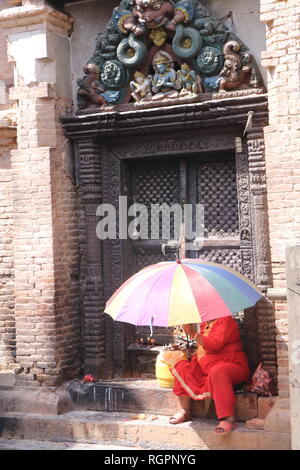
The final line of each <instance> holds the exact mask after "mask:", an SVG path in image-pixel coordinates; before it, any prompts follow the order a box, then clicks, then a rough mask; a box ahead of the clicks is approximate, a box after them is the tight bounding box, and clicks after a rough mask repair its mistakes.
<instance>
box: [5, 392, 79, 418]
mask: <svg viewBox="0 0 300 470" xmlns="http://www.w3.org/2000/svg"><path fill="white" fill-rule="evenodd" d="M72 409H73V405H72V402H71V399H70V396H69V394H68V393H67V392H65V391H64V390H57V389H52V390H51V389H46V388H39V389H36V388H35V389H30V388H29V387H27V388H26V389H25V388H15V389H13V390H1V389H0V413H3V412H19V413H43V414H50V415H59V414H63V413H66V412H68V411H70V410H72Z"/></svg>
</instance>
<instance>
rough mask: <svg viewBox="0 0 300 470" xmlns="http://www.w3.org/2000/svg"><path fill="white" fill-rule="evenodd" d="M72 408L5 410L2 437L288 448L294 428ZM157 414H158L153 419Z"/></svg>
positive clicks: (192, 446)
mask: <svg viewBox="0 0 300 470" xmlns="http://www.w3.org/2000/svg"><path fill="white" fill-rule="evenodd" d="M143 418H144V419H137V415H136V414H132V413H131V414H130V413H108V412H99V411H97V412H92V411H73V412H70V413H67V414H64V415H61V416H44V415H38V414H36V415H32V414H31V415H30V414H17V413H5V414H2V415H1V416H0V437H2V439H25V440H36V441H37V440H38V441H49V440H50V441H54V442H66V441H68V442H76V443H93V444H95V443H101V444H106V445H114V446H119V445H125V446H134V447H142V448H145V449H151V450H160V449H161V450H171V449H172V450H208V449H209V450H289V449H290V447H291V443H290V434H289V433H284V432H282V433H281V432H266V431H252V430H248V429H246V426H245V424H240V425H239V427H238V429H237V430H235V431H233V433H232V434H230V435H228V436H217V435H215V434H214V433H213V430H214V428H215V427H216V424H217V421H213V420H201V419H195V420H193V421H192V422H191V421H189V422H186V423H183V424H179V425H176V426H174V425H172V424H169V417H167V416H158V417H156V416H153V415H146V416H143ZM153 418H155V419H153Z"/></svg>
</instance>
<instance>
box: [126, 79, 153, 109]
mask: <svg viewBox="0 0 300 470" xmlns="http://www.w3.org/2000/svg"><path fill="white" fill-rule="evenodd" d="M133 76H134V80H133V81H131V82H130V88H131V90H132V93H131V95H132V97H133V98H134V99H135V101H137V102H139V101H148V100H151V98H152V93H151V81H150V79H151V78H152V77H151V76H150V79H149V77H145V76H144V75H143V74H142V73H141V72H135V74H134V75H133Z"/></svg>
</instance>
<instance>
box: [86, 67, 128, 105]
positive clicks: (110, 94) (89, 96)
mask: <svg viewBox="0 0 300 470" xmlns="http://www.w3.org/2000/svg"><path fill="white" fill-rule="evenodd" d="M83 72H84V73H85V74H86V77H85V78H84V79H83V80H80V82H79V86H80V88H79V91H78V94H79V96H80V97H81V98H82V99H83V100H84V102H85V103H86V104H87V105H88V106H90V107H91V106H94V107H99V106H103V105H105V104H108V103H115V102H116V101H117V99H118V97H119V93H120V92H119V91H115V90H104V88H103V86H102V85H101V83H100V82H99V67H98V66H97V65H95V64H87V65H85V67H84V68H83Z"/></svg>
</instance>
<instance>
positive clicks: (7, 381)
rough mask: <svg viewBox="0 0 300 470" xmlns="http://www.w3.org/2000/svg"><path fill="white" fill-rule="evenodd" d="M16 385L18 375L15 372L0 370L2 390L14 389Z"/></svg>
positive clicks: (0, 386)
mask: <svg viewBox="0 0 300 470" xmlns="http://www.w3.org/2000/svg"><path fill="white" fill-rule="evenodd" d="M15 383H16V375H15V373H14V371H2V370H0V389H3V388H10V387H14V386H15Z"/></svg>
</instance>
